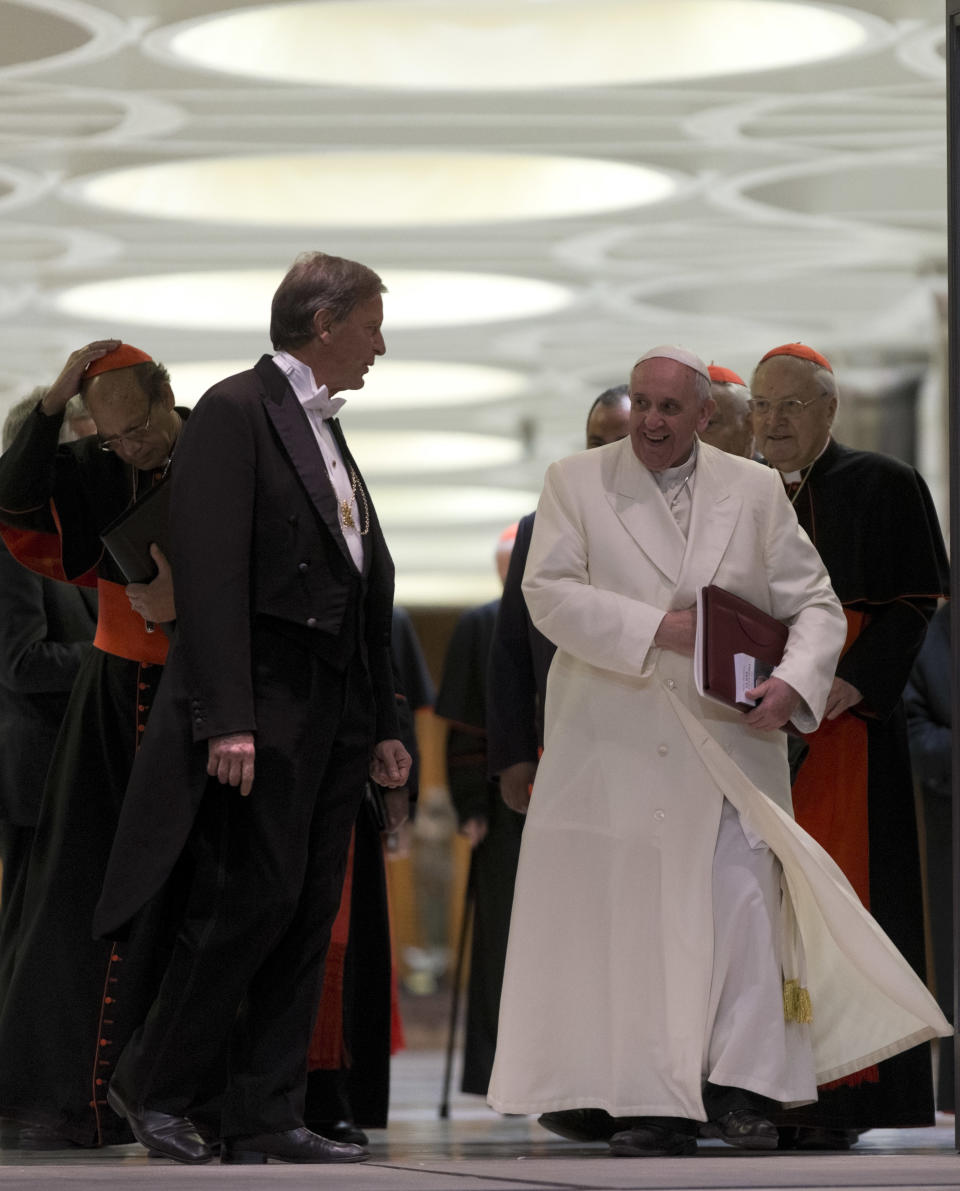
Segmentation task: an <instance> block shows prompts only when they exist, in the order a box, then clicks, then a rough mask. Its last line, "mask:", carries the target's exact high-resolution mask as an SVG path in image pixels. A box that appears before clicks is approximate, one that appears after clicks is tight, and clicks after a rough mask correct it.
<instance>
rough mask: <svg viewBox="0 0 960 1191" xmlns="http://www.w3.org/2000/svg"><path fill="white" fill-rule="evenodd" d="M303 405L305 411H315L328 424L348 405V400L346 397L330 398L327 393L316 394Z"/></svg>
mask: <svg viewBox="0 0 960 1191" xmlns="http://www.w3.org/2000/svg"><path fill="white" fill-rule="evenodd" d="M302 404H303V408H304V409H315V410H316V411H317V413H319V415H320V417H321V418H323V420H324V421H325V422H326V421H328V420H329V419H330V418H332V417H334V415H335V414H336V413H337V411H338V410H339V409H340V408H341V407H342V406H344V405H346V404H347V399H346V398H345V397H328V396H327V395H326V393H314V395H313V396H312V397H308V398H307V400H306V401H304V402H303V403H302Z"/></svg>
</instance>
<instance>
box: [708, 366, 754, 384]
mask: <svg viewBox="0 0 960 1191" xmlns="http://www.w3.org/2000/svg"><path fill="white" fill-rule="evenodd" d="M707 371H708V372H709V373H710V379H711V380H712V381H713V383H714V384H715V385H742V386H743V388H746V387H747V386H746V385H745V384H744V383H743V380H742V378H741V377H739V376H737V374H736V373H735V372H734V371H733V369H732V368H721V367H720V365H719V364H711V365H710V367H709V368H708V369H707Z"/></svg>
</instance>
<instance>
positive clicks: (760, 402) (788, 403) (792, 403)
mask: <svg viewBox="0 0 960 1191" xmlns="http://www.w3.org/2000/svg"><path fill="white" fill-rule="evenodd" d="M816 400H817V398H816V397H811V398H810V400H809V401H800V400H799V399H798V398H796V397H786V398H784V400H783V401H767V400H766V398H764V397H757V398H751V400H749V401H748V402H747V405H748V406H749V408H750V412H751V413H752V414H755V415H756V416H757V417H758V418H766V417H768V416H769V415H770V414H783V416H784V417H785V418H788V419H789V420H790V421H791V422H795V421H796V420H797V419H798V418H800V417H802V416H803V411H804V410H805V409H806V408H807V406H808V405H813V403H814V402H815V401H816Z"/></svg>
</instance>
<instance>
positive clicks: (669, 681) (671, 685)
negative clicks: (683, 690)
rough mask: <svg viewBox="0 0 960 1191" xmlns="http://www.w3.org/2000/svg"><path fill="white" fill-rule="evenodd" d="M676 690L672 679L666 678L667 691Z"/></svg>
mask: <svg viewBox="0 0 960 1191" xmlns="http://www.w3.org/2000/svg"><path fill="white" fill-rule="evenodd" d="M676 689H677V684H676V683H675V682H674V681H673V679H672V678H668V679H667V690H668V691H675V690H676Z"/></svg>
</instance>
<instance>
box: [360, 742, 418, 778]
mask: <svg viewBox="0 0 960 1191" xmlns="http://www.w3.org/2000/svg"><path fill="white" fill-rule="evenodd" d="M412 764H413V762H412V759H411V757H410V754H409V753H408V752H407V750H406V749H405V748H404V747H403V742H402V741H400V740H381V741H379V742H378V743H377V744H376V745H375V746H374V749H373V757H372V758H371V761H370V776H371V777H372V778H373V780H374V781H375V782H376V783H377V785H378V786H386V787H387V789H388V790H396V789H398V788H399V787H400V786H405V785H406V784H407V778H408V777H409V776H410V766H411V765H412Z"/></svg>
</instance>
